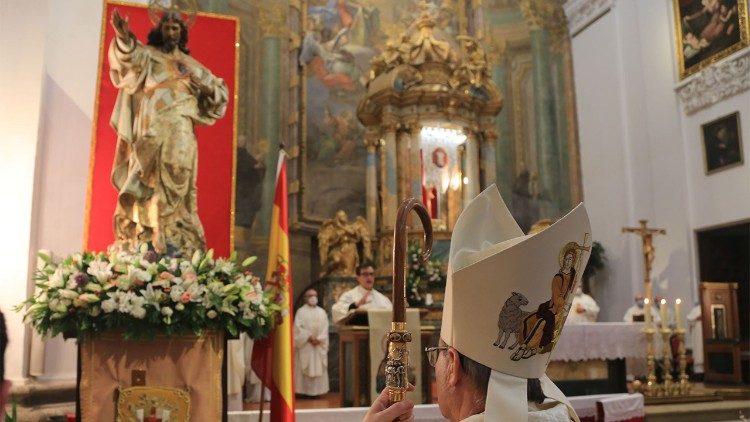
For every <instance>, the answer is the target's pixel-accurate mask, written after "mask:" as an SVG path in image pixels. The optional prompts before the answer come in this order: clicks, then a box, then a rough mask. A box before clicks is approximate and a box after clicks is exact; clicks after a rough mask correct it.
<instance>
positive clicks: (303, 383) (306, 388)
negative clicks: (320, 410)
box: [294, 289, 328, 396]
mask: <svg viewBox="0 0 750 422" xmlns="http://www.w3.org/2000/svg"><path fill="white" fill-rule="evenodd" d="M304 300H305V304H304V305H302V307H300V308H299V310H297V313H296V314H295V315H294V347H295V359H296V362H295V366H294V376H295V383H294V385H295V389H296V393H297V394H304V395H306V396H319V395H321V394H325V393H327V392H328V315H326V311H325V310H324V309H323V308H321V307H320V306H318V293H317V292H316V291H315V289H307V290H306V291H305V294H304Z"/></svg>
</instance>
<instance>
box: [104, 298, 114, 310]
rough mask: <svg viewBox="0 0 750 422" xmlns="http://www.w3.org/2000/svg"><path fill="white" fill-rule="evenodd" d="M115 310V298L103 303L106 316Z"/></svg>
mask: <svg viewBox="0 0 750 422" xmlns="http://www.w3.org/2000/svg"><path fill="white" fill-rule="evenodd" d="M115 309H117V301H116V300H115V299H114V298H109V299H107V300H105V301H104V302H102V311H104V313H105V314H109V313H112V312H113V311H114V310H115Z"/></svg>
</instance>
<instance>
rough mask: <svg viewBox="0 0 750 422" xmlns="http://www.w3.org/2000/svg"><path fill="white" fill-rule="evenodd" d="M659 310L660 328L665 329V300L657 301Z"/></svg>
mask: <svg viewBox="0 0 750 422" xmlns="http://www.w3.org/2000/svg"><path fill="white" fill-rule="evenodd" d="M659 312H660V313H661V329H662V330H666V329H667V326H668V324H667V322H668V321H667V300H666V299H662V300H661V302H660V303H659Z"/></svg>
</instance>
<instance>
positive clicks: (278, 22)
mask: <svg viewBox="0 0 750 422" xmlns="http://www.w3.org/2000/svg"><path fill="white" fill-rule="evenodd" d="M258 11H259V12H260V19H259V22H258V24H259V26H260V31H261V33H262V34H263V37H264V38H265V37H271V38H272V37H278V38H283V37H285V36H287V35H288V34H289V30H288V28H287V22H286V16H287V13H286V7H284V5H281V4H273V5H270V6H266V7H261V8H259V10H258Z"/></svg>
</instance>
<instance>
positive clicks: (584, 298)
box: [566, 284, 599, 324]
mask: <svg viewBox="0 0 750 422" xmlns="http://www.w3.org/2000/svg"><path fill="white" fill-rule="evenodd" d="M597 317H599V305H597V304H596V301H595V300H594V298H593V297H591V296H589V295H587V294H586V293H584V292H583V289H581V285H580V284H579V285H577V286H576V288H575V290H574V291H573V302H571V304H570V313H569V314H568V319H567V320H566V323H567V324H586V323H589V322H596V318H597Z"/></svg>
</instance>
